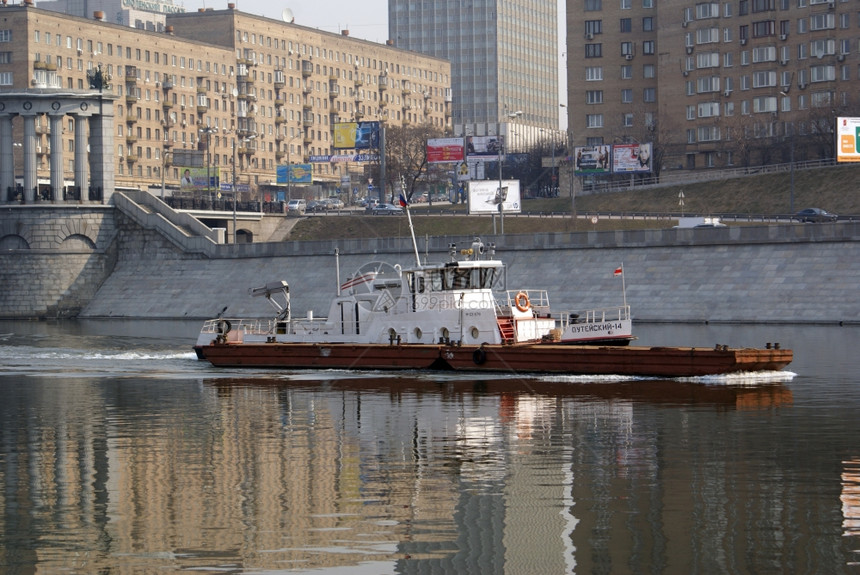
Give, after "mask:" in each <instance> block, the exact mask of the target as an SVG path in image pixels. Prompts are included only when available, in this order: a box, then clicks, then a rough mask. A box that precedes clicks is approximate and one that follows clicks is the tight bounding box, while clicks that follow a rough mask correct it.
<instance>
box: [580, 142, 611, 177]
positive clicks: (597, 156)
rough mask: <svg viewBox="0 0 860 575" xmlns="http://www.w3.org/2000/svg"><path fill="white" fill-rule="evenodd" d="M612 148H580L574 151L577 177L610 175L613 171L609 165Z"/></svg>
mask: <svg viewBox="0 0 860 575" xmlns="http://www.w3.org/2000/svg"><path fill="white" fill-rule="evenodd" d="M610 151H611V146H578V147H577V148H575V149H574V158H576V171H575V173H576V175H582V174H608V173H609V172H610V170H611V169H612V166H611V165H610V164H609V154H610Z"/></svg>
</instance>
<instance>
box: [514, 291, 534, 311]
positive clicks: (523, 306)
mask: <svg viewBox="0 0 860 575" xmlns="http://www.w3.org/2000/svg"><path fill="white" fill-rule="evenodd" d="M514 304H515V305H516V306H517V309H518V310H520V311H529V308H531V307H532V302H530V301H529V294H527V293H526V292H524V291H521V292H519V293H518V294H517V296H516V297H515V298H514Z"/></svg>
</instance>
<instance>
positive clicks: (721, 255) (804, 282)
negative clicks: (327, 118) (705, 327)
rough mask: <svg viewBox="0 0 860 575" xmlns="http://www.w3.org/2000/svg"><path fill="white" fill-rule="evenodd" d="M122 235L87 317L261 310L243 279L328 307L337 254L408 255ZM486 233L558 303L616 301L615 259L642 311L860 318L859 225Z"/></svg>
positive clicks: (351, 247) (384, 248) (433, 252)
mask: <svg viewBox="0 0 860 575" xmlns="http://www.w3.org/2000/svg"><path fill="white" fill-rule="evenodd" d="M121 227H122V226H121ZM121 237H122V238H123V245H122V247H121V248H120V250H119V258H118V262H117V266H116V269H115V270H114V272H113V273H112V274H111V275H110V277H109V278H108V279H107V280H106V281H105V283H104V285H102V287H101V289H100V290H99V292H98V294H97V297H96V298H95V299H94V300H93V301H92V302H91V303H90V304H89V305H88V306H87V307H86V308H85V309H84V310H83V315H84V316H86V317H115V316H131V317H148V318H162V317H164V318H174V317H180V318H182V317H187V318H192V317H194V318H199V317H212V316H214V315H216V314H217V313H218V312H220V311H221V310H222V309H223V308H225V307H227V311H226V314H225V315H226V316H228V317H230V316H260V317H268V316H270V315H271V308H270V307H269V305H268V303H267V302H266V301H265V299H263V298H253V297H251V296H250V295H249V288H251V287H256V286H261V285H263V284H265V283H267V282H269V281H272V280H279V279H284V280H286V281H287V282H288V283H289V284H290V288H291V293H292V309H293V313H294V315H304V314H306V312H307V311H308V310H313V312H314V315H315V316H323V315H326V314H327V313H328V303H329V300H330V298H331V297H332V295H333V294H334V292H335V290H336V286H337V282H338V275H337V269H338V264H339V268H340V270H341V272H340V280H341V281H343V280H345V279H346V278H347V276H348V275H349V274H350V273H352V272H354V271H355V270H358V269H359V268H360V267H361V266H362V265H364V264H366V263H367V262H369V261H384V262H388V263H397V262H399V263H401V264H404V265H409V264H410V263H412V262H413V261H414V253H413V250H412V247H411V244H410V243H409V242H408V241H407V240H405V239H383V238H379V239H370V240H347V241H332V242H282V243H271V244H243V245H238V246H215V248H216V249H215V251H214V252H213V254H216V255H214V256H213V255H210V256H208V257H205V256H201V255H199V254H198V255H197V256H195V257H191V258H188V257H184V256H183V254H181V253H179V252H178V251H176V248H175V246H173V245H172V244H170V243H169V242H165V241H161V242H160V245H159V246H158V247H156V246H155V245H154V244H155V243H157V242H158V238H156V237H152V236H151V235H147V234H141V235H140V236H139V237H138V236H137V235H136V232H133V231H132V230H129V235H128V236H127V237H126V236H125V234H124V233H123V234H121ZM471 239H472V238H471V237H470V236H464V237H460V238H441V237H439V238H431V239H430V240H429V245H425V240H423V239H422V240H420V241H419V249H420V252H421V257H422V258H423V257H425V253H427V254H428V255H427V256H426V257H427V258H428V259H429V260H433V261H440V260H445V259H447V257H448V256H447V252H448V245H449V243H451V242H455V243H457V245H458V247H468V245H469V244H470V242H471ZM482 239H483V240H484V242H486V243H490V242H493V243H495V244H496V247H497V253H498V256H499V257H500V258H502V259H503V260H504V261H506V262H507V264H508V277H507V280H508V286H509V287H510V288H518V287H527V288H531V289H547V290H549V291H550V294H551V301H552V303H553V305H554V307H556V308H558V309H577V308H579V309H582V308H585V307H603V306H608V305H617V304H619V303H620V302H621V301H622V289H621V288H622V279H621V278H619V277H615V276H614V275H613V271H614V270H615V269H616V268H617V267H618V266H619V265H622V264H623V266H624V283H625V284H626V288H627V301H628V303H630V305H631V306H632V309H633V315H634V317H635V318H636V319H637V320H639V321H714V322H716V321H724V322H800V323H803V322H834V323H838V322H846V323H860V290H858V285H860V226H858V224H855V223H839V224H825V225H798V224H795V225H769V226H755V227H727V228H719V229H696V230H691V229H671V230H653V231H634V232H595V233H581V234H536V235H529V236H512V235H506V236H503V237H495V238H493V237H484V238H482ZM138 241H140V242H142V243H141V245H139V246H135V243H136V242H138ZM335 250H337V251H338V252H339V256H338V258H337V259H336V257H335ZM147 253H149V256H147V255H145V254H147ZM141 254H143V255H141Z"/></svg>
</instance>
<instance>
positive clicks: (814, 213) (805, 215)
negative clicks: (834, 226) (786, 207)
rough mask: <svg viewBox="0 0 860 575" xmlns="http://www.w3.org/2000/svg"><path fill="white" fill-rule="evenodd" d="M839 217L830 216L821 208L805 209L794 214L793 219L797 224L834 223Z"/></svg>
mask: <svg viewBox="0 0 860 575" xmlns="http://www.w3.org/2000/svg"><path fill="white" fill-rule="evenodd" d="M838 218H839V216H837V215H836V214H831V213H830V212H828V211H827V210H822V209H821V208H806V209H805V210H800V211H799V212H797V213H796V214H794V219H795V220H797V221H798V222H812V223H817V222H835V221H836V220H837V219H838Z"/></svg>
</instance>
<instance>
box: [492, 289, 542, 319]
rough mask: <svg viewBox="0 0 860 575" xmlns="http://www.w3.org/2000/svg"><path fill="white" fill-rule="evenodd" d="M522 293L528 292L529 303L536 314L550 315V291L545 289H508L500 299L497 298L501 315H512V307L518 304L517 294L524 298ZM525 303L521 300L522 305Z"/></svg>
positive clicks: (498, 310)
mask: <svg viewBox="0 0 860 575" xmlns="http://www.w3.org/2000/svg"><path fill="white" fill-rule="evenodd" d="M521 293H524V294H526V298H528V305H529V307H530V308H531V309H532V312H533V313H534V314H535V315H537V316H546V315H549V313H550V308H549V292H547V291H546V290H543V289H516V290H511V289H509V290H506V291H505V294H504V295H503V296H502V297H501V298H500V299H497V312H498V313H499V315H511V310H512V308H514V307H516V305H517V296H519V297H520V298H522V296H520V294H521ZM523 303H524V302H522V301H520V304H521V305H522V304H523Z"/></svg>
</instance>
